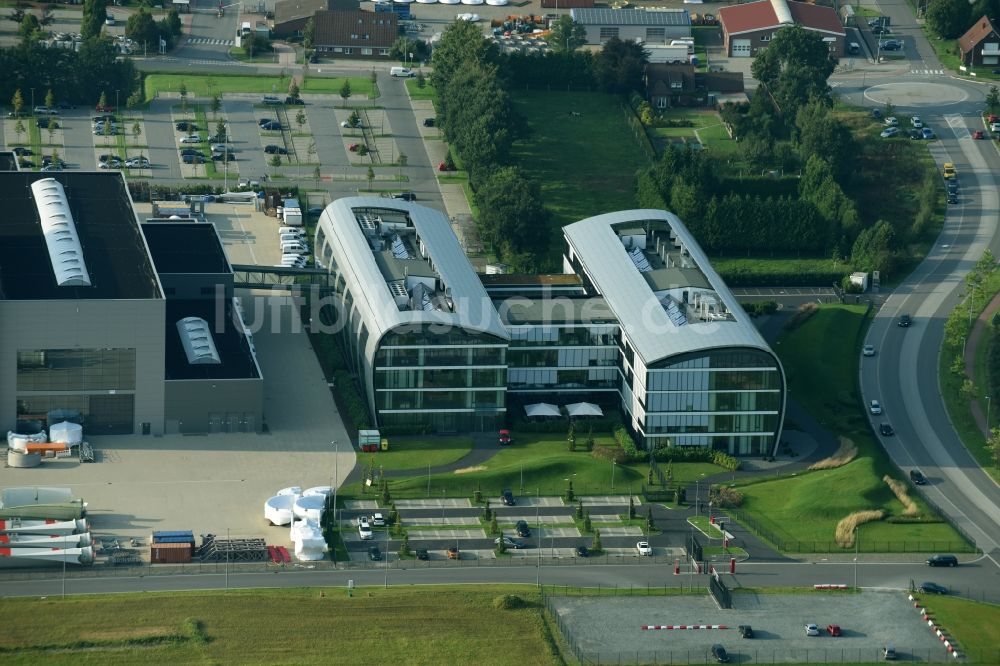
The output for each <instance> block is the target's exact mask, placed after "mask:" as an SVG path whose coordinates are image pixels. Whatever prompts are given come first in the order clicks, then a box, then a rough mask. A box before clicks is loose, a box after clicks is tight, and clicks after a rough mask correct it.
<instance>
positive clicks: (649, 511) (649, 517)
mask: <svg viewBox="0 0 1000 666" xmlns="http://www.w3.org/2000/svg"><path fill="white" fill-rule="evenodd" d="M655 528H656V524H655V523H653V507H651V506H647V507H646V534H649V533H650V532H652V531H653V530H654V529H655Z"/></svg>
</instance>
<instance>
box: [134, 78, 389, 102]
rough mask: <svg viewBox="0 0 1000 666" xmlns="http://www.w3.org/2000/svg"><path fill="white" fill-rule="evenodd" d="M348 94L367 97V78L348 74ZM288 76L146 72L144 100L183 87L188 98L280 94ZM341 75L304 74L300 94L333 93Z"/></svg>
mask: <svg viewBox="0 0 1000 666" xmlns="http://www.w3.org/2000/svg"><path fill="white" fill-rule="evenodd" d="M348 80H349V81H350V82H351V94H352V95H356V96H367V95H369V94H371V92H372V82H371V79H370V78H368V77H351V78H350V79H348ZM291 81H292V79H291V77H289V76H246V75H226V74H213V75H207V74H149V75H148V76H146V81H145V85H146V88H145V92H146V99H153V98H154V97H156V95H157V93H163V92H177V93H179V92H181V90H182V89H185V88H186V89H187V92H188V94H189V95H191V96H192V97H211V96H212V95H215V94H219V95H222V94H226V93H261V94H275V95H284V94H285V92H286V91H287V90H288V85H289V84H290V83H291ZM343 85H344V78H343V77H340V78H332V77H331V78H321V77H308V78H307V79H306V80H305V82H303V83H302V84H301V86H300V90H301V92H303V93H327V94H337V93H339V92H340V89H341V87H342V86H343Z"/></svg>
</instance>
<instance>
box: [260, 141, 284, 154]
mask: <svg viewBox="0 0 1000 666" xmlns="http://www.w3.org/2000/svg"><path fill="white" fill-rule="evenodd" d="M264 152H265V153H267V154H268V155H287V154H288V150H287V149H286V148H283V147H281V146H276V145H274V144H273V143H272V144H268V145H266V146H264Z"/></svg>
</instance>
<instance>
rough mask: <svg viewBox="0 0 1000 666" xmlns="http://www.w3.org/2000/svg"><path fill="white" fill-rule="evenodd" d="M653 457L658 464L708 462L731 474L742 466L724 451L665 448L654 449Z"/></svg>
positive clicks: (735, 458)
mask: <svg viewBox="0 0 1000 666" xmlns="http://www.w3.org/2000/svg"><path fill="white" fill-rule="evenodd" d="M653 457H654V458H655V459H656V460H657V461H659V462H666V463H668V464H670V463H673V462H675V461H676V462H708V463H712V464H715V465H718V466H719V467H722V468H724V469H727V470H729V471H731V472H735V471H736V470H738V469H739V468H740V467H742V466H743V461H742V460H740V459H739V458H737V457H735V456H731V455H729V454H728V453H726V452H725V451H713V450H712V449H708V448H705V447H700V446H698V447H679V446H667V447H663V448H660V449H656V451H654V452H653Z"/></svg>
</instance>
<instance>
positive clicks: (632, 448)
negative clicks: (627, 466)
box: [615, 426, 646, 460]
mask: <svg viewBox="0 0 1000 666" xmlns="http://www.w3.org/2000/svg"><path fill="white" fill-rule="evenodd" d="M615 441H616V442H618V446H620V447H622V450H623V451H624V452H625V455H626V456H627V457H628V460H640V459H644V458H645V457H646V456H645V454H643V455H641V456H640V454H639V449H638V448H637V447H636V445H635V440H634V439H632V435H630V434H629V431H628V430H626V429H625V426H618V427H617V428H615Z"/></svg>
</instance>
